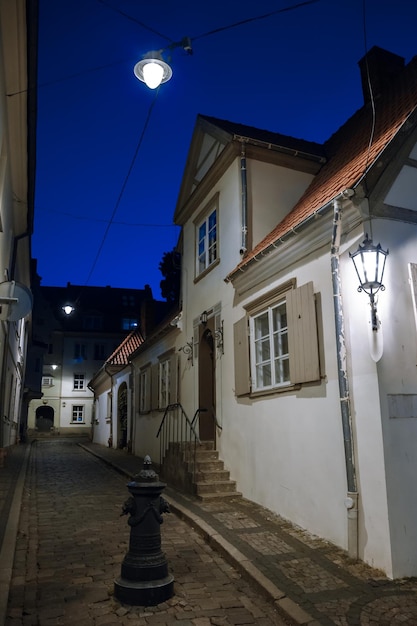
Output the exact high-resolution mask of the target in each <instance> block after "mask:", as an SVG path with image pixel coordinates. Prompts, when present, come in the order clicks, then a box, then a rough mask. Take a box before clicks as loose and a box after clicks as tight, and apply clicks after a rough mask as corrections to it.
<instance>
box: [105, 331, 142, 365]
mask: <svg viewBox="0 0 417 626" xmlns="http://www.w3.org/2000/svg"><path fill="white" fill-rule="evenodd" d="M143 342H144V339H143V337H142V335H141V333H140V331H139V330H132V332H131V333H129V335H128V336H127V337H126V338H125V339H124V340H123V341H122V343H121V344H120V345H119V346H118V347H117V348H116V350H115V351H114V352H113V354H111V355H110V356H109V358H108V359H107V360H106V365H128V364H129V357H130V355H131V354H133V352H134V351H135V350H137V349H138V348H139V346H140V345H141V344H142V343H143Z"/></svg>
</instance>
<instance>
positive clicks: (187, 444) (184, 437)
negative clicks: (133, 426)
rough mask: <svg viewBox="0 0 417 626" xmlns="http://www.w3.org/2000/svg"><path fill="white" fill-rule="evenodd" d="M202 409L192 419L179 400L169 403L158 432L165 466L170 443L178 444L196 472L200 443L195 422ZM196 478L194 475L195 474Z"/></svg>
mask: <svg viewBox="0 0 417 626" xmlns="http://www.w3.org/2000/svg"><path fill="white" fill-rule="evenodd" d="M199 411H200V409H197V411H196V412H195V414H194V417H193V419H192V420H191V421H190V419H189V417H188V416H187V414H186V412H185V411H184V408H183V407H182V405H181V404H180V403H179V402H176V403H175V404H169V405H168V406H167V407H166V409H165V412H164V416H163V418H162V421H161V424H160V426H159V428H158V432H157V433H156V436H157V438H159V464H160V467H163V461H164V458H165V455H166V452H167V450H168V447H169V446H170V444H176V445H177V447H178V449H181V451H182V453H183V454H184V460H186V461H187V462H189V463H190V462H192V467H193V474H194V473H195V466H196V463H195V458H196V450H197V445H198V444H199V443H200V438H199V436H198V433H197V430H196V429H195V426H194V423H195V420H196V418H197V416H198V413H199ZM193 478H194V475H193Z"/></svg>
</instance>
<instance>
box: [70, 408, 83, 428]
mask: <svg viewBox="0 0 417 626" xmlns="http://www.w3.org/2000/svg"><path fill="white" fill-rule="evenodd" d="M71 421H72V422H73V423H78V424H79V423H82V422H84V405H83V404H73V406H72V417H71Z"/></svg>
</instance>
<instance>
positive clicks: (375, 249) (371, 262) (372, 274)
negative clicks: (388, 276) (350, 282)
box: [350, 235, 389, 295]
mask: <svg viewBox="0 0 417 626" xmlns="http://www.w3.org/2000/svg"><path fill="white" fill-rule="evenodd" d="M388 254H389V252H388V250H383V249H382V248H381V244H380V243H379V244H378V245H377V246H375V245H374V244H373V243H372V239H369V238H368V235H366V238H365V240H364V242H363V244H362V245H359V247H358V249H357V250H356V252H354V253H353V254H350V257H351V259H352V261H353V264H354V266H355V270H356V273H357V275H358V278H359V283H360V285H359V287H358V290H359V291H365V293H367V294H369V295H371V294H375V293H376V292H377V291H379V290H380V289H382V290H384V285H383V284H382V280H383V277H384V270H385V261H386V258H387V256H388Z"/></svg>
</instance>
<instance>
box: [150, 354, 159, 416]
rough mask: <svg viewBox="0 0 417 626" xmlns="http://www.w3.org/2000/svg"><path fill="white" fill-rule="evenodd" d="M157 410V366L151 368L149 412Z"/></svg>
mask: <svg viewBox="0 0 417 626" xmlns="http://www.w3.org/2000/svg"><path fill="white" fill-rule="evenodd" d="M158 408H159V364H158V363H155V365H152V366H151V410H152V411H155V410H156V409H158Z"/></svg>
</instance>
